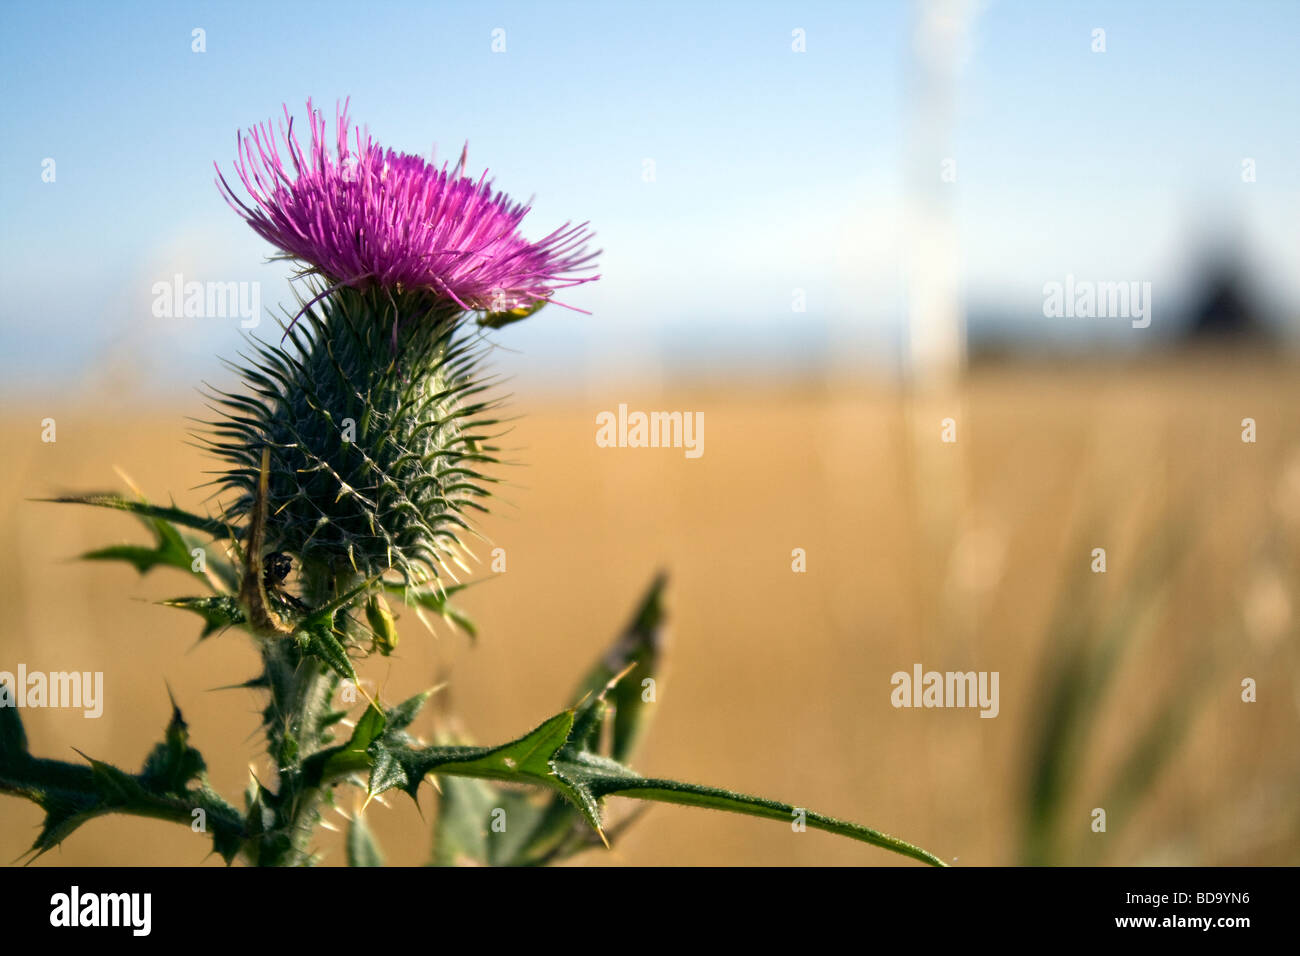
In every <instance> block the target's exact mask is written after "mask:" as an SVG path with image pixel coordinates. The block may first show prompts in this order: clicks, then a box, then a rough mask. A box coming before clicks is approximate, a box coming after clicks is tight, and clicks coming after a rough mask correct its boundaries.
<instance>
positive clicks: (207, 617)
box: [160, 594, 244, 640]
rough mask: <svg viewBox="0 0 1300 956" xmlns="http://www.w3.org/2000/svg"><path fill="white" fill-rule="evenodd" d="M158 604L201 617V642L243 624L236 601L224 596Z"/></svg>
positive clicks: (242, 616)
mask: <svg viewBox="0 0 1300 956" xmlns="http://www.w3.org/2000/svg"><path fill="white" fill-rule="evenodd" d="M160 603H162V604H163V605H165V606H166V607H178V608H181V609H182V610H186V611H193V612H194V613H195V614H198V615H199V616H200V617H202V618H203V633H201V634H200V635H199V640H203V639H204V638H205V637H208V636H209V635H210V634H213V633H215V632H217V631H219V630H222V629H223V628H227V627H230V626H232V625H235V624H243V623H244V609H243V608H241V607H240V606H239V601H238V599H236V598H234V597H232V596H230V595H226V594H214V595H208V596H205V597H189V598H172V599H171V600H170V601H162V602H160Z"/></svg>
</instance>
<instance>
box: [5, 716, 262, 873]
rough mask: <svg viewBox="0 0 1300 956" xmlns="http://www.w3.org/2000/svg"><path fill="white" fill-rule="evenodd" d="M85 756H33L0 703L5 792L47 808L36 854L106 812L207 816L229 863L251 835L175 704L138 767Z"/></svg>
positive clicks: (185, 819)
mask: <svg viewBox="0 0 1300 956" xmlns="http://www.w3.org/2000/svg"><path fill="white" fill-rule="evenodd" d="M86 760H87V762H88V763H89V766H81V765H77V764H69V763H64V762H63V761H59V760H43V759H38V758H35V757H32V756H31V754H30V753H29V752H28V750H27V738H26V735H25V733H24V732H23V727H22V721H21V719H20V718H19V716H18V713H17V711H16V710H15V709H12V708H0V792H4V793H11V794H15V795H17V796H22V797H26V798H27V799H28V800H31V801H32V802H33V803H36V804H37V805H39V806H40V807H41V808H42V809H44V810H45V821H44V823H43V825H42V827H41V832H40V833H39V834H38V835H37V837H36V840H35V842H34V843H33V844H32V848H31V849H32V852H33V853H35V854H36V855H40V854H42V853H44V852H46V851H47V850H50V849H51V848H53V847H55V846H57V845H58V844H59V843H61V842H62V841H63V840H64V839H65V838H66V837H67V836H68V835H69V834H70V833H72V831H73V830H75V829H76V828H77V827H79V826H80V825H81V824H82V823H85V822H86V821H87V820H90V819H93V818H95V817H97V816H102V815H104V814H108V813H128V814H132V815H135V816H144V817H154V818H157V819H162V820H173V821H175V822H178V823H183V824H185V825H187V826H189V825H192V824H193V822H194V821H196V820H198V819H202V820H203V821H204V827H205V829H206V830H207V832H208V833H210V834H211V837H212V845H213V849H215V850H216V851H217V852H218V853H219V854H221V856H222V858H223V859H225V861H226V862H227V863H229V862H231V861H232V860H233V859H234V858H235V856H236V855H237V854H238V853H239V850H240V847H241V846H242V845H243V842H244V839H245V838H246V836H247V834H246V831H245V829H244V824H243V820H242V818H241V816H240V814H239V812H238V811H237V810H235V808H234V807H232V806H230V804H228V803H226V802H225V801H224V800H223V799H222V798H221V797H220V796H218V795H217V794H216V793H215V792H214V791H213V790H212V789H211V788H210V787H209V786H208V784H207V779H206V774H205V770H204V763H203V758H202V756H201V755H200V754H199V752H198V751H197V750H195V749H193V748H192V747H190V746H189V741H188V732H187V730H186V727H185V721H184V719H183V718H182V717H181V714H180V711H179V710H177V709H176V708H175V707H174V706H173V710H172V719H171V722H170V723H169V725H168V728H167V732H166V735H165V737H164V740H163V742H162V743H160V744H158V746H157V747H155V748H154V750H153V752H152V753H151V754H150V755H149V758H148V760H146V761H145V766H144V769H143V770H142V771H141V772H140V773H139V774H129V773H126V772H125V771H123V770H119V769H118V768H117V767H114V766H112V765H111V764H107V763H104V762H103V761H99V760H94V759H92V758H90V757H87V758H86ZM196 811H201V813H196Z"/></svg>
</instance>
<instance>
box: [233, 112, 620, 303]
mask: <svg viewBox="0 0 1300 956" xmlns="http://www.w3.org/2000/svg"><path fill="white" fill-rule="evenodd" d="M307 109H308V112H309V114H310V127H311V129H310V132H311V142H310V144H309V148H308V150H307V151H306V152H304V150H303V147H302V144H301V143H300V142H299V140H298V136H297V134H296V133H295V131H294V128H293V118H292V117H291V116H290V115H289V109H288V107H287V106H286V107H285V108H284V119H285V121H284V123H283V124H281V126H280V136H279V141H278V142H277V137H276V136H275V133H274V132H273V130H272V128H271V124H270V123H269V122H268V123H265V124H260V125H258V126H255V127H253V128H252V129H250V130H249V131H248V132H247V133H246V134H245V135H242V136H241V137H240V138H239V158H238V159H237V160H236V161H235V163H234V167H235V171H236V172H237V173H238V176H239V180H240V182H241V183H243V186H244V189H245V190H246V192H247V194H248V197H249V201H248V202H245V201H244V200H243V199H241V198H240V197H239V196H238V195H236V193H235V191H234V190H233V189H232V188H231V187H230V184H229V183H228V182H227V181H226V178H225V176H224V175H222V174H221V169H220V167H218V168H217V176H218V180H217V185H218V188H219V189H220V190H221V192H222V193H223V195H224V196H225V197H226V200H227V202H229V203H230V205H231V207H232V208H233V209H234V210H235V211H236V212H238V213H239V214H240V215H241V216H242V217H243V218H244V219H245V220H246V221H247V222H248V224H249V225H250V226H252V227H253V229H254V230H255V231H256V232H257V233H258V234H259V235H260V236H262V237H263V238H264V239H266V240H267V241H268V242H270V243H271V244H272V245H274V246H276V247H277V248H278V249H280V250H281V251H282V252H283V253H284V254H285V255H286V256H288V257H290V258H293V259H297V260H300V261H301V262H302V263H304V264H305V271H307V272H312V273H317V274H319V275H321V276H323V277H324V278H325V279H326V280H327V282H328V284H329V286H330V287H344V286H346V287H352V288H356V289H366V288H369V287H372V286H378V287H382V288H386V289H390V290H399V291H415V290H426V291H428V292H431V293H433V294H434V295H435V296H437V297H439V298H443V299H447V300H450V301H451V302H454V303H455V304H456V305H457V306H458V307H460V308H461V309H464V310H467V311H484V312H504V311H507V310H510V309H527V308H530V307H535V306H537V305H539V304H541V303H543V302H545V301H547V300H550V298H551V296H552V295H553V293H554V292H555V291H556V290H557V289H562V288H566V287H568V286H574V285H579V284H581V283H583V282H590V281H592V280H593V279H595V278H597V277H596V276H583V275H581V273H583V272H585V271H587V270H589V269H590V268H591V267H592V262H593V260H594V259H595V256H596V253H590V252H588V251H587V250H586V244H587V242H588V240H589V239H590V237H591V234H590V231H589V230H588V228H587V225H586V224H585V223H583V224H581V225H577V226H574V225H570V224H566V225H564V226H562V227H560V228H559V229H557V230H555V231H554V232H552V233H551V234H550V235H548V236H546V237H545V238H543V239H540V240H538V241H537V242H529V241H528V240H527V239H525V238H524V237H523V236H522V235H521V234H520V231H519V227H520V224H521V222H522V221H523V219H524V216H525V215H526V214H527V213H528V209H529V207H528V206H527V205H526V204H523V203H516V202H512V201H511V200H510V198H509V197H508V196H506V195H505V194H504V193H502V192H496V191H494V190H493V188H492V183H491V182H490V181H489V180H488V179H487V173H486V172H485V173H484V174H483V175H482V176H480V177H479V178H478V179H477V180H475V179H471V178H469V177H467V176H465V175H463V172H464V165H465V153H464V152H462V154H461V158H460V161H459V162H458V163H457V164H456V166H455V167H454V168H449V167H448V165H447V164H446V163H444V164H443V165H442V167H441V168H438V167H435V166H434V165H432V164H431V163H429V162H427V161H426V160H425V159H423V158H422V157H420V156H415V155H411V154H409V153H398V152H396V151H394V150H391V149H387V150H386V149H383V148H382V147H380V146H379V145H378V144H377V143H375V142H374V141H373V140H372V139H371V137H370V135H369V133H368V132H365V131H363V130H362V129H360V128H356V127H353V126H352V125H351V124H350V123H349V121H348V113H347V104H346V103H345V104H343V105H342V106H341V107H339V108H338V110H337V113H336V129H335V137H334V150H333V151H331V150H330V148H329V143H328V140H329V135H328V130H327V125H326V121H325V119H324V117H322V116H321V115H320V114H319V113H318V112H317V111H316V110H314V109H312V105H311V101H310V100H308V101H307ZM281 144H282V145H283V147H284V150H285V152H287V154H288V159H289V165H288V166H286V165H285V161H284V159H283V158H282V155H281V150H280V145H281Z"/></svg>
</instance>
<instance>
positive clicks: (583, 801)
mask: <svg viewBox="0 0 1300 956" xmlns="http://www.w3.org/2000/svg"><path fill="white" fill-rule="evenodd" d="M600 709H602V710H603V702H602V703H601V705H600ZM575 716H576V713H575V711H573V710H566V711H564V712H562V713H560V714H557V715H556V716H554V717H552V718H550V719H549V720H547V721H545V722H544V723H542V724H541V725H540V726H538V727H537V728H536V729H535V730H533V731H532V732H531V733H528V734H525V735H524V736H523V737H520V738H519V739H518V740H516V741H513V742H511V743H508V744H505V745H504V746H501V747H492V748H482V747H428V748H423V749H419V750H416V749H410V748H402V747H397V746H394V745H393V742H392V741H390V740H388V739H387V738H385V737H381V738H380V739H379V740H377V741H375V742H374V743H373V744H371V748H370V753H371V756H372V757H373V758H374V760H375V763H374V767H373V769H372V771H371V781H370V791H371V792H372V793H380V792H383V790H387V789H391V788H393V787H401V788H402V789H404V790H406V791H407V792H408V793H410V794H412V796H414V793H415V789H416V788H417V787H418V786H419V782H420V780H421V779H423V777H424V775H425V774H429V773H436V774H440V775H449V776H457V777H475V778H478V779H481V780H499V781H504V782H509V783H527V784H534V785H542V786H546V787H549V788H551V789H552V790H555V791H557V792H558V793H560V794H561V795H562V796H563V797H564V798H565V799H566V800H568V801H569V802H570V803H571V804H572V805H573V806H574V808H575V809H577V811H578V812H579V813H580V814H581V815H582V816H583V818H585V819H586V820H587V822H588V824H590V825H591V827H592V828H593V829H594V830H595V831H596V832H597V833H598V834H600V835H602V838H603V830H602V828H601V811H600V800H601V799H602V798H604V797H607V796H624V797H630V798H633V799H638V800H653V801H658V802H664V803H679V804H684V805H687V806H696V807H708V808H711V809H716V810H728V811H731V812H733V813H742V814H748V815H750V816H759V817H765V818H768V819H773V820H783V821H786V822H793V821H794V820H795V819H796V817H795V815H794V814H795V811H796V810H797V809H798V810H802V812H803V819H804V821H805V822H806V824H807V825H808V826H811V827H813V828H815V829H820V830H825V831H827V832H830V833H835V834H838V835H840V836H846V837H850V838H852V839H855V840H859V841H861V842H863V843H869V844H871V845H873V846H878V847H881V848H882V849H886V850H891V851H893V852H895V853H901V854H903V855H904V856H909V857H911V858H913V859H916V860H920V861H922V862H924V863H929V864H931V865H933V866H943V865H945V864H944V863H943V861H942V860H940V859H939V858H938V857H936V856H934V855H933V854H932V853H928V852H927V851H925V850H922V849H921V848H920V847H917V846H913V845H912V844H910V843H907V842H905V841H903V840H900V839H898V838H896V837H892V836H889V835H888V834H885V833H881V832H880V831H878V830H873V829H871V828H870V827H865V826H861V825H860V824H856V823H849V822H847V821H844V820H837V819H835V818H834V817H828V816H826V815H824V814H820V813H817V812H815V811H812V810H806V809H803V808H796V807H795V806H794V805H792V804H787V803H780V802H778V801H775V800H767V799H764V798H762V797H751V796H747V795H745V794H740V793H734V792H732V791H729V790H723V789H721V788H717V787H706V786H700V785H698V784H689V783H681V782H679V781H675V780H658V779H647V778H644V777H641V776H640V775H639V774H637V773H635V772H634V771H632V770H629V769H628V768H627V767H624V766H623V765H622V764H620V763H618V762H617V761H614V760H611V759H609V758H607V757H601V756H599V755H596V754H592V753H589V752H586V751H584V750H581V749H579V748H577V747H575V746H574V743H575V741H574V734H575Z"/></svg>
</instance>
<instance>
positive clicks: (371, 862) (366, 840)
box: [347, 813, 384, 866]
mask: <svg viewBox="0 0 1300 956" xmlns="http://www.w3.org/2000/svg"><path fill="white" fill-rule="evenodd" d="M347 845H348V866H383V865H384V854H383V852H382V851H381V850H380V849H379V844H378V843H377V842H375V835H374V834H373V833H371V832H370V827H368V826H366V818H365V816H364V815H363V814H360V813H358V814H357V815H356V816H355V817H353V818H352V822H351V824H349V825H348V840H347Z"/></svg>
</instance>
